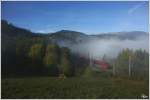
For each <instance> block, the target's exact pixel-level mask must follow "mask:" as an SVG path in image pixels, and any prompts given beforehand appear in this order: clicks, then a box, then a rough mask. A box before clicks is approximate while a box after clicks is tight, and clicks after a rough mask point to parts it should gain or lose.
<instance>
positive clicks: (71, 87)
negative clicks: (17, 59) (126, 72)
mask: <svg viewBox="0 0 150 100" xmlns="http://www.w3.org/2000/svg"><path fill="white" fill-rule="evenodd" d="M148 91H149V87H148V81H138V80H131V79H121V78H90V79H87V78H75V77H74V78H67V79H64V80H62V79H59V78H56V77H33V78H8V79H2V81H1V93H2V94H1V97H2V98H3V99H6V98H7V99H8V98H10V99H12V98H18V99H20V98H26V99H27V98H31V99H37V98H42V99H45V98H57V99H59V98H62V99H63V98H64V99H66V98H72V99H73V98H77V99H80V98H83V99H86V98H89V99H96V98H108V99H109V98H124V99H126V98H127V99H128V98H135V99H136V98H141V95H142V94H145V95H148V94H149V93H148Z"/></svg>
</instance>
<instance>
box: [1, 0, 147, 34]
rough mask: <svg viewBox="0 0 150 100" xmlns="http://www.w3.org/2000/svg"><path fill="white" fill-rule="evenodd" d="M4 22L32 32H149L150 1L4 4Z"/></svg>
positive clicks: (16, 2)
mask: <svg viewBox="0 0 150 100" xmlns="http://www.w3.org/2000/svg"><path fill="white" fill-rule="evenodd" d="M2 19H5V20H7V21H8V22H10V23H12V24H14V25H16V26H19V27H22V28H26V29H29V30H31V31H33V32H44V33H47V32H55V31H59V30H74V31H80V32H84V33H87V34H97V33H103V32H104V33H107V32H118V31H146V32H148V2H144V1H143V2H135V1H133V2H129V1H126V2H125V1H124V2H123V1H122V2H121V1H120V2H112V1H109V2H108V1H107V2H102V1H99V2H79V1H76V2H73V1H70V2H69V1H68V2H67V1H66V2H58V1H57V2H56V1H53V2H52V1H51V2H50V1H49V2H40V1H26V2H24V1H21V2H19V1H7V2H6V1H5V2H2Z"/></svg>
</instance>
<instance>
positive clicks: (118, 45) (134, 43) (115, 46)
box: [71, 37, 149, 59]
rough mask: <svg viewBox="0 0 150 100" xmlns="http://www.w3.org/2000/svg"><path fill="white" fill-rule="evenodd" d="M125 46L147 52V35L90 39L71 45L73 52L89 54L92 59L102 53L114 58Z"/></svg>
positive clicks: (83, 54)
mask: <svg viewBox="0 0 150 100" xmlns="http://www.w3.org/2000/svg"><path fill="white" fill-rule="evenodd" d="M125 48H129V49H132V50H137V49H143V50H146V51H147V52H149V40H148V37H140V38H138V39H136V40H127V39H126V40H119V39H92V40H89V41H87V42H84V43H80V44H75V45H72V46H71V50H72V51H73V52H75V53H78V54H80V55H82V56H89V55H90V56H91V57H92V58H93V59H101V58H102V57H103V56H104V55H105V56H106V57H109V58H115V57H117V55H118V53H119V52H120V51H121V50H123V49H125Z"/></svg>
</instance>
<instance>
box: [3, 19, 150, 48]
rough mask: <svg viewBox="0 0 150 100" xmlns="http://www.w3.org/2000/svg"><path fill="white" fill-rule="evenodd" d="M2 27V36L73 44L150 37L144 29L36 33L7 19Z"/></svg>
mask: <svg viewBox="0 0 150 100" xmlns="http://www.w3.org/2000/svg"><path fill="white" fill-rule="evenodd" d="M1 28H2V31H1V32H2V37H3V36H8V37H18V36H19V37H22V36H23V37H32V36H46V37H48V38H49V39H50V40H52V41H53V42H55V43H57V44H60V45H63V46H65V45H72V44H78V43H81V42H86V41H89V40H92V39H93V40H94V39H120V40H126V39H128V40H135V39H137V38H138V37H141V36H145V37H148V35H149V34H148V33H146V32H143V31H132V32H113V33H107V34H104V33H103V34H96V35H87V34H85V33H82V32H77V31H71V30H61V31H57V32H54V33H48V34H36V33H33V32H30V31H29V30H26V29H23V28H18V27H16V26H14V25H12V24H9V23H8V22H7V21H5V20H1Z"/></svg>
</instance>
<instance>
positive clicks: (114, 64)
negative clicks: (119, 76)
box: [113, 62, 115, 75]
mask: <svg viewBox="0 0 150 100" xmlns="http://www.w3.org/2000/svg"><path fill="white" fill-rule="evenodd" d="M113 75H115V62H114V64H113Z"/></svg>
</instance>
